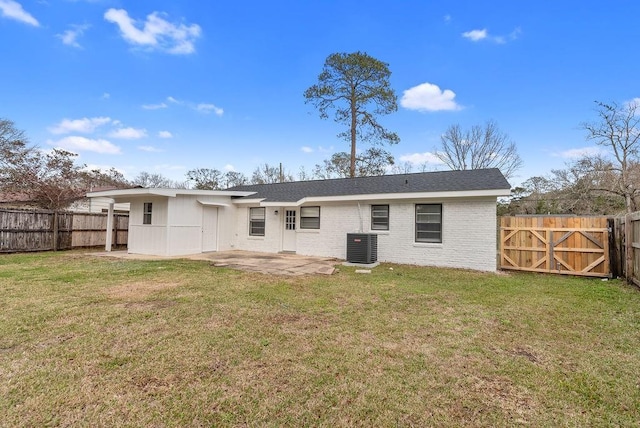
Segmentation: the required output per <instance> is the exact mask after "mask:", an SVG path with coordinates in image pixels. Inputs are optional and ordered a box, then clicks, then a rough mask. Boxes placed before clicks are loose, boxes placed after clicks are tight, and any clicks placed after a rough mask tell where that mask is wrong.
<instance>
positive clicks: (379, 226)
mask: <svg viewBox="0 0 640 428" xmlns="http://www.w3.org/2000/svg"><path fill="white" fill-rule="evenodd" d="M371 230H389V205H371Z"/></svg>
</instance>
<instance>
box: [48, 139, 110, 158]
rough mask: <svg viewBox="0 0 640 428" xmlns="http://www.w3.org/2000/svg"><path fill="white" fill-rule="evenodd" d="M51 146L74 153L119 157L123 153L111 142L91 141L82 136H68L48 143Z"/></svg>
mask: <svg viewBox="0 0 640 428" xmlns="http://www.w3.org/2000/svg"><path fill="white" fill-rule="evenodd" d="M47 144H49V145H50V146H55V147H60V148H62V149H65V150H69V151H72V152H76V151H80V152H82V151H85V152H96V153H102V154H109V155H118V154H120V153H121V151H120V147H118V146H116V145H113V144H111V142H109V141H107V140H103V139H91V138H86V137H80V136H73V135H72V136H68V137H64V138H63V139H61V140H58V141H52V140H49V141H47Z"/></svg>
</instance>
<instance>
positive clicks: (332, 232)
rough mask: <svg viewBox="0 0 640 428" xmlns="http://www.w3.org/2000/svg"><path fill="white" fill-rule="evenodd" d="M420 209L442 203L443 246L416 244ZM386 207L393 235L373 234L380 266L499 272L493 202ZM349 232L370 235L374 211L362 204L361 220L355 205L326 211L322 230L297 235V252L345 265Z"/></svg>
mask: <svg viewBox="0 0 640 428" xmlns="http://www.w3.org/2000/svg"><path fill="white" fill-rule="evenodd" d="M416 203H430V204H431V203H442V243H438V244H430V243H416V242H415V204H416ZM375 204H376V205H377V204H386V203H385V202H383V201H381V202H375ZM388 205H389V219H390V220H389V221H390V223H389V231H373V233H376V234H378V260H379V261H382V262H392V263H406V264H416V265H422V266H446V267H457V268H468V269H476V270H484V271H495V269H496V200H495V198H485V199H474V200H464V201H455V200H449V201H436V200H428V201H425V200H420V201H407V202H402V203H398V202H391V203H389V204H388ZM361 219H362V220H361ZM350 232H371V205H370V204H368V203H361V204H360V214H359V212H358V206H357V205H353V204H342V205H323V206H322V207H321V210H320V230H317V231H305V230H299V231H298V235H297V236H298V241H297V252H298V254H303V255H318V256H328V257H337V258H340V259H345V258H346V236H347V233H350Z"/></svg>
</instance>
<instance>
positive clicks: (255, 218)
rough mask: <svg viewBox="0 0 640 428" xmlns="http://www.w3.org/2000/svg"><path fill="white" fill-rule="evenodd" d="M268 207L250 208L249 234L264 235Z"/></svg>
mask: <svg viewBox="0 0 640 428" xmlns="http://www.w3.org/2000/svg"><path fill="white" fill-rule="evenodd" d="M265 211H266V208H264V207H255V208H249V235H250V236H264V229H265V218H266V217H265V216H266V213H265Z"/></svg>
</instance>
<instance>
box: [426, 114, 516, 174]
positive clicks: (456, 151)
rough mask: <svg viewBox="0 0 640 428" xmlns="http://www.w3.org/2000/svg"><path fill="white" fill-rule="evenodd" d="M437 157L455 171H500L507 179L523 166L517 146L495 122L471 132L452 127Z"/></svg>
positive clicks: (473, 129)
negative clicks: (493, 169) (484, 169)
mask: <svg viewBox="0 0 640 428" xmlns="http://www.w3.org/2000/svg"><path fill="white" fill-rule="evenodd" d="M434 154H435V155H436V156H437V157H438V159H440V160H441V161H442V162H444V163H445V165H447V166H448V167H449V168H451V169H453V170H465V169H483V168H498V169H500V171H502V174H504V176H505V177H506V178H507V179H509V178H511V177H512V176H513V174H514V173H515V172H516V171H517V170H518V169H519V168H520V167H521V166H522V159H521V158H520V155H518V150H517V148H516V144H515V143H514V142H513V141H512V140H511V138H510V137H509V136H508V135H507V134H506V133H504V132H502V131H501V130H500V129H499V127H498V125H497V124H496V122H494V121H488V122H487V123H486V124H485V125H484V126H481V125H474V126H472V127H471V128H470V129H468V130H463V129H462V128H461V127H460V125H452V126H450V127H449V128H448V129H447V130H446V131H445V133H444V134H443V135H442V136H441V145H440V148H438V149H436V150H434Z"/></svg>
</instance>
